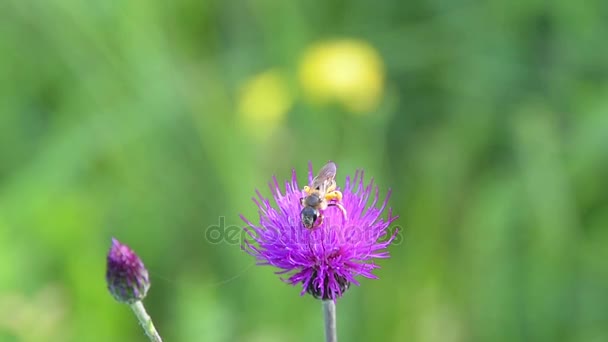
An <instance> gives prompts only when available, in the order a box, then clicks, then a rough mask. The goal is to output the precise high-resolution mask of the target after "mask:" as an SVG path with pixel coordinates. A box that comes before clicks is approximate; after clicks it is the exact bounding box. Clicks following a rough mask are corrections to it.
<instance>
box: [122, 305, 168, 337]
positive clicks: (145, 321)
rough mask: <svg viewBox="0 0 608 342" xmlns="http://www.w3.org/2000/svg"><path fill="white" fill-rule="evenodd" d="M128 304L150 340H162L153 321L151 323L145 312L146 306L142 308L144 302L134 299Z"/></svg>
mask: <svg viewBox="0 0 608 342" xmlns="http://www.w3.org/2000/svg"><path fill="white" fill-rule="evenodd" d="M130 306H131V309H133V312H134V313H135V316H137V319H138V320H139V323H140V324H141V327H142V328H144V331H145V332H146V335H148V338H149V339H150V341H152V342H162V341H163V340H162V339H161V338H160V335H159V334H158V331H156V328H155V327H154V323H152V319H151V318H150V315H148V313H147V312H146V308H144V304H143V303H142V302H141V300H138V301H136V302H135V303H133V304H131V305H130Z"/></svg>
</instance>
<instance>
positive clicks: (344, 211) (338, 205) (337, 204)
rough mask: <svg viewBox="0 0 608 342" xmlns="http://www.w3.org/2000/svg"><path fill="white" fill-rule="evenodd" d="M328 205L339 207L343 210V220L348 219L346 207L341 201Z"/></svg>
mask: <svg viewBox="0 0 608 342" xmlns="http://www.w3.org/2000/svg"><path fill="white" fill-rule="evenodd" d="M327 206H328V207H338V209H340V211H342V219H343V222H346V221H347V220H348V216H346V209H344V206H343V205H342V204H340V203H329V204H328V205H327Z"/></svg>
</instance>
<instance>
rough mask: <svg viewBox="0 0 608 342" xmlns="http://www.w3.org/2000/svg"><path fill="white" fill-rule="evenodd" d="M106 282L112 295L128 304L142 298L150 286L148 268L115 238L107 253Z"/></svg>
mask: <svg viewBox="0 0 608 342" xmlns="http://www.w3.org/2000/svg"><path fill="white" fill-rule="evenodd" d="M106 282H107V283H108V289H109V290H110V293H111V294H112V296H114V298H116V300H117V301H119V302H121V303H128V304H132V303H134V302H137V301H140V300H142V299H144V297H145V296H146V293H147V292H148V289H149V288H150V280H149V279H148V270H146V267H145V266H144V264H143V262H142V261H141V259H140V258H139V257H138V256H137V254H135V252H133V250H131V249H130V248H129V247H128V246H127V245H123V244H121V243H120V242H119V241H118V240H116V239H115V238H112V247H111V248H110V251H109V253H108V265H107V271H106Z"/></svg>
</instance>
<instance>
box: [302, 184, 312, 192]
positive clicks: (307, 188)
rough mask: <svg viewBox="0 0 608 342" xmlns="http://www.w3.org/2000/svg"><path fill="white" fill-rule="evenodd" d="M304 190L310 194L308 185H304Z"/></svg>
mask: <svg viewBox="0 0 608 342" xmlns="http://www.w3.org/2000/svg"><path fill="white" fill-rule="evenodd" d="M302 190H304V192H305V193H307V194H310V187H309V186H308V185H306V186H304V189H302Z"/></svg>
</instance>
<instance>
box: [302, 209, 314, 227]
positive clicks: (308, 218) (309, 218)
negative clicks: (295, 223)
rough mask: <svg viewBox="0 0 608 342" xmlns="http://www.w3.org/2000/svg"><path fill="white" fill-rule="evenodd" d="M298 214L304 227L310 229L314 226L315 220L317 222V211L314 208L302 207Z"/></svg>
mask: <svg viewBox="0 0 608 342" xmlns="http://www.w3.org/2000/svg"><path fill="white" fill-rule="evenodd" d="M300 216H302V224H304V227H306V228H308V229H310V228H312V227H313V226H314V224H315V222H317V219H318V218H319V211H318V210H316V209H315V208H311V207H304V209H302V212H301V213H300Z"/></svg>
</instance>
